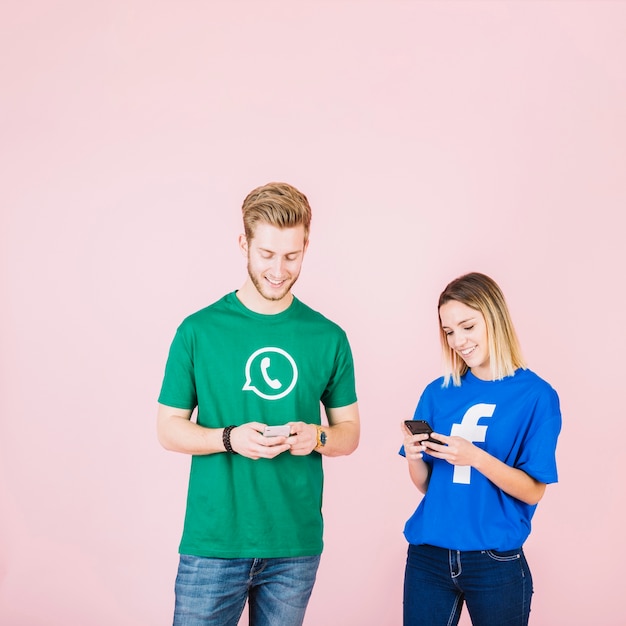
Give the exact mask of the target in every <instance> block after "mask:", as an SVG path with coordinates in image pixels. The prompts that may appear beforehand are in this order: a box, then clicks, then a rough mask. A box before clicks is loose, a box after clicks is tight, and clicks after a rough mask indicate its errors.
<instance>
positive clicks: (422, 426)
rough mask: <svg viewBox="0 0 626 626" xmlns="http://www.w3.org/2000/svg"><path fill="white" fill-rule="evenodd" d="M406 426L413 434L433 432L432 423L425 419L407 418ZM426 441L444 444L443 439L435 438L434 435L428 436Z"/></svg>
mask: <svg viewBox="0 0 626 626" xmlns="http://www.w3.org/2000/svg"><path fill="white" fill-rule="evenodd" d="M404 424H405V426H406V427H407V428H408V429H409V430H410V431H411V433H412V434H413V435H421V434H422V433H427V434H429V435H430V433H432V432H433V429H432V428H431V426H430V424H429V423H428V422H427V421H425V420H405V422H404ZM425 441H430V442H432V443H438V444H439V445H442V446H443V445H444V443H443V441H439V440H438V439H433V438H432V437H428V439H426V440H425Z"/></svg>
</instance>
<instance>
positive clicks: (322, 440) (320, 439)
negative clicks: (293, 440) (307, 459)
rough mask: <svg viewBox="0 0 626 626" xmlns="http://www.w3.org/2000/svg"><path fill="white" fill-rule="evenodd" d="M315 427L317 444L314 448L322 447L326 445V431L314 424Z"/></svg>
mask: <svg viewBox="0 0 626 626" xmlns="http://www.w3.org/2000/svg"><path fill="white" fill-rule="evenodd" d="M316 428H317V445H316V446H315V449H316V450H317V449H318V448H323V447H324V446H325V445H326V431H325V430H324V429H323V428H322V427H321V426H316Z"/></svg>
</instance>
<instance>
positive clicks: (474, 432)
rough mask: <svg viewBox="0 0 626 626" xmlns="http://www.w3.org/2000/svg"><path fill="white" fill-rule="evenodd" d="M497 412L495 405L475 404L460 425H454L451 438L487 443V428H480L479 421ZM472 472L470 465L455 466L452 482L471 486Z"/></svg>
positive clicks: (466, 412)
mask: <svg viewBox="0 0 626 626" xmlns="http://www.w3.org/2000/svg"><path fill="white" fill-rule="evenodd" d="M495 410H496V405H495V404H475V405H474V406H471V407H470V408H469V409H467V411H465V415H464V416H463V419H462V420H461V423H460V424H458V423H457V424H452V430H451V431H450V436H451V437H453V436H457V437H463V439H467V440H468V441H477V442H480V441H485V438H486V436H487V426H479V425H478V420H479V419H480V418H481V417H491V416H492V415H493V412H494V411H495ZM471 470H472V468H471V467H470V466H469V465H455V466H454V476H453V478H452V482H454V483H461V484H463V485H469V484H470V475H471Z"/></svg>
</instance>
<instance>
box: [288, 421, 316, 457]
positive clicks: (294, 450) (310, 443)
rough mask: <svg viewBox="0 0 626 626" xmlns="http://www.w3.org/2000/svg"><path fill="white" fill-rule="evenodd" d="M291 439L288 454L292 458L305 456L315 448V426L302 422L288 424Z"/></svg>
mask: <svg viewBox="0 0 626 626" xmlns="http://www.w3.org/2000/svg"><path fill="white" fill-rule="evenodd" d="M289 425H290V426H291V437H289V446H290V450H289V451H290V452H291V454H293V455H294V456H306V455H307V454H311V452H313V450H315V448H316V447H317V426H315V424H305V423H304V422H290V423H289Z"/></svg>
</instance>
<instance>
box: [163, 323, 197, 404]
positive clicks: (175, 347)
mask: <svg viewBox="0 0 626 626" xmlns="http://www.w3.org/2000/svg"><path fill="white" fill-rule="evenodd" d="M159 403H160V404H165V405H167V406H172V407H176V408H178V409H190V410H193V409H194V408H195V407H196V405H197V403H198V397H197V394H196V383H195V375H194V362H193V337H192V335H191V334H190V333H189V332H188V331H186V330H185V328H184V326H182V325H181V326H180V327H179V328H178V330H177V331H176V335H175V336H174V340H173V341H172V345H171V346H170V351H169V356H168V358H167V363H166V365H165V375H164V377H163V384H162V385H161V393H160V394H159Z"/></svg>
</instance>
